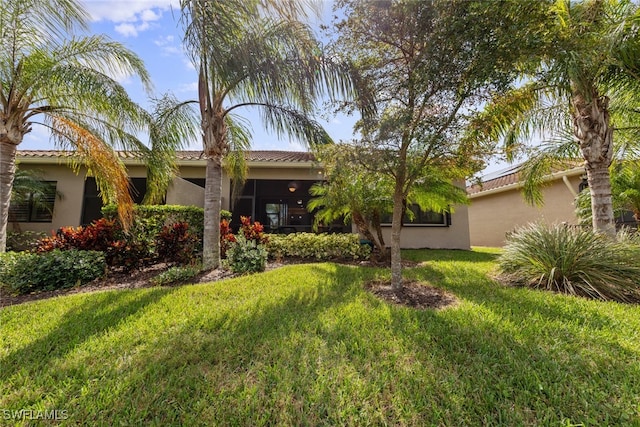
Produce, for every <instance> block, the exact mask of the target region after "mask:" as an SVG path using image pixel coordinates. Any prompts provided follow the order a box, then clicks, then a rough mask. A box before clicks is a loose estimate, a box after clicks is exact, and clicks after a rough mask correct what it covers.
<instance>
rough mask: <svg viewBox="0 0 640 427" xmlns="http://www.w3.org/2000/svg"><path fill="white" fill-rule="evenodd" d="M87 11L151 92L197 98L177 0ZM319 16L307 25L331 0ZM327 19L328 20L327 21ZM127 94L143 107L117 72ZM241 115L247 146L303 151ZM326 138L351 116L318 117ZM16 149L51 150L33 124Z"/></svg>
mask: <svg viewBox="0 0 640 427" xmlns="http://www.w3.org/2000/svg"><path fill="white" fill-rule="evenodd" d="M81 3H83V4H84V6H85V8H86V9H87V10H88V12H89V13H90V14H91V18H92V22H91V32H92V33H99V34H106V35H107V36H109V37H110V38H111V39H113V40H115V41H118V42H120V43H122V44H124V45H125V46H126V47H127V48H129V49H131V50H132V51H134V52H135V53H136V54H138V55H139V56H140V57H141V58H142V59H143V60H144V62H145V65H146V67H147V70H148V71H149V73H150V75H151V79H152V82H153V86H154V87H153V89H154V91H153V93H154V95H156V96H160V95H161V94H163V93H165V92H167V91H171V92H172V93H173V94H174V95H175V96H176V97H177V98H178V99H180V100H197V75H196V72H195V70H194V67H193V65H192V64H191V61H190V60H189V58H188V57H187V56H186V55H185V53H184V50H183V48H182V33H181V31H182V27H181V24H180V22H179V19H180V8H179V0H81ZM321 6H322V11H321V12H322V16H320V17H314V18H313V20H312V21H310V24H311V26H312V27H314V28H316V27H317V26H318V25H319V24H320V23H322V22H325V20H328V19H329V17H330V14H331V2H330V1H325V2H321ZM327 23H328V22H327ZM118 80H119V81H120V82H121V83H122V84H123V85H124V86H125V88H126V89H127V91H128V92H129V94H130V96H131V97H132V98H133V99H134V100H135V101H136V102H138V103H139V104H141V105H143V106H145V107H148V95H147V94H146V93H145V92H144V89H143V87H142V85H141V83H140V80H139V79H137V78H136V77H135V76H119V77H118ZM238 114H241V115H242V116H244V117H245V118H247V119H248V120H249V121H250V122H251V123H252V130H253V145H252V148H253V149H256V150H294V151H298V150H304V149H305V148H304V146H303V145H302V144H301V143H300V142H299V141H295V140H290V139H289V138H286V137H285V138H280V139H279V138H278V137H277V136H276V135H274V134H269V133H266V132H265V131H264V130H263V127H262V124H261V121H260V119H259V116H258V113H257V112H256V111H255V110H251V109H245V110H243V111H242V112H241V111H239V110H238ZM318 120H319V121H320V122H321V123H322V124H323V126H324V127H325V129H326V130H327V132H328V133H329V134H330V135H331V137H332V138H333V139H334V140H336V141H338V140H341V139H342V140H348V139H351V138H352V127H353V123H354V121H355V118H353V117H345V116H340V117H330V118H326V119H323V118H320V117H319V118H318ZM19 148H20V149H21V150H29V149H51V148H53V147H52V146H51V143H50V141H49V135H48V133H47V131H46V130H45V129H43V128H42V127H38V126H35V127H34V128H33V131H32V132H31V133H30V134H28V135H27V136H26V137H25V140H24V141H23V143H22V144H20V147H19ZM188 148H189V149H193V150H200V149H202V143H201V141H193V142H192V143H191V144H190V145H189V147H188Z"/></svg>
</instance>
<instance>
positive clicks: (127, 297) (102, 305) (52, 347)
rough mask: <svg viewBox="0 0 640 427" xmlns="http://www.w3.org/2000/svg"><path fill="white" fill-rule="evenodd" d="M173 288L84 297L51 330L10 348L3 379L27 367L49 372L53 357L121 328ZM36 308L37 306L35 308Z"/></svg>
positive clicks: (1, 371)
mask: <svg viewBox="0 0 640 427" xmlns="http://www.w3.org/2000/svg"><path fill="white" fill-rule="evenodd" d="M173 291H174V290H173V289H168V288H158V289H152V290H148V291H145V292H144V293H143V294H142V295H140V296H137V297H135V298H132V292H129V291H110V292H101V293H97V294H92V295H90V296H89V297H88V298H84V300H83V301H82V302H81V303H80V304H79V305H77V306H75V307H73V308H72V309H70V310H69V311H68V312H67V313H65V314H64V315H63V317H62V318H61V319H60V320H59V321H58V322H57V324H56V325H55V327H54V328H53V329H52V330H51V331H50V332H49V333H47V334H46V335H44V336H43V337H41V338H38V339H36V340H35V341H33V342H31V343H29V344H27V345H26V346H24V347H21V348H19V349H17V350H15V351H12V352H9V354H8V355H7V356H6V357H4V358H3V359H2V360H0V363H1V366H2V369H0V379H1V380H2V381H7V380H8V379H9V378H10V377H11V376H12V375H13V374H14V372H15V371H17V370H20V369H23V368H27V369H28V370H29V371H30V374H31V375H34V376H37V375H47V369H48V365H49V364H50V362H51V361H52V360H54V359H57V358H62V357H64V356H65V354H67V353H68V352H70V351H72V350H73V349H74V348H75V347H77V346H79V345H81V344H82V343H83V342H85V341H87V340H89V339H90V338H92V337H94V336H97V335H99V334H101V333H104V332H106V331H107V330H109V329H111V328H117V326H118V324H120V323H122V322H125V321H126V320H127V319H128V318H129V317H131V316H135V315H136V313H138V312H140V311H141V310H143V309H144V308H145V307H146V306H148V305H150V304H153V303H154V302H156V301H158V300H159V299H160V298H162V297H164V296H165V295H167V294H169V293H170V292H173ZM137 293H138V294H139V293H140V292H139V291H138V292H137ZM49 303H51V302H49ZM36 310H37V308H36V307H34V308H33V311H34V312H35V311H36Z"/></svg>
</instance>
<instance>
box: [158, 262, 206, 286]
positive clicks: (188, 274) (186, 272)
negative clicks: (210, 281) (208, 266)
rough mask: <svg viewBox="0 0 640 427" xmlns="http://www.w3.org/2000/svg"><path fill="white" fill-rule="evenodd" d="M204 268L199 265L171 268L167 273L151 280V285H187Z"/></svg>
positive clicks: (164, 272)
mask: <svg viewBox="0 0 640 427" xmlns="http://www.w3.org/2000/svg"><path fill="white" fill-rule="evenodd" d="M201 270H202V268H201V267H200V266H199V265H186V266H180V267H171V268H169V269H168V270H166V271H163V272H162V273H160V274H158V275H157V276H156V277H154V278H152V279H151V283H153V284H154V285H156V286H166V285H172V284H176V283H185V282H188V281H190V280H192V279H193V278H194V277H196V276H197V275H198V274H200V271H201Z"/></svg>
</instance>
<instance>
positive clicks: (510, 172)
mask: <svg viewBox="0 0 640 427" xmlns="http://www.w3.org/2000/svg"><path fill="white" fill-rule="evenodd" d="M582 164H583V162H582V161H575V162H569V165H568V167H566V168H565V169H554V170H552V174H551V175H550V176H549V178H550V179H551V178H552V177H553V176H555V174H556V173H561V174H562V173H563V172H569V171H572V172H571V175H573V174H574V172H573V171H574V170H575V174H578V173H580V170H581V168H582ZM521 166H522V164H518V165H515V166H511V167H509V168H507V169H503V170H500V171H497V172H493V173H491V174H488V175H485V176H483V177H482V178H481V183H473V184H471V185H468V186H467V194H468V195H473V194H478V193H483V192H486V191H491V190H495V189H498V188H502V187H507V186H510V185H513V184H518V183H519V182H520V173H519V172H520V167H521Z"/></svg>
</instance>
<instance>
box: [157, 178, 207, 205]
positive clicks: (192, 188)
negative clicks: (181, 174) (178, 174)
mask: <svg viewBox="0 0 640 427" xmlns="http://www.w3.org/2000/svg"><path fill="white" fill-rule="evenodd" d="M166 202H167V204H168V205H186V206H198V207H199V208H203V207H204V188H202V187H200V186H199V185H196V184H192V183H191V182H189V181H185V180H184V179H182V178H174V180H173V181H172V182H171V185H170V186H169V189H168V190H167V198H166Z"/></svg>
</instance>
